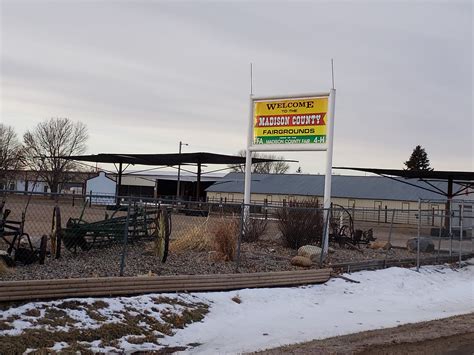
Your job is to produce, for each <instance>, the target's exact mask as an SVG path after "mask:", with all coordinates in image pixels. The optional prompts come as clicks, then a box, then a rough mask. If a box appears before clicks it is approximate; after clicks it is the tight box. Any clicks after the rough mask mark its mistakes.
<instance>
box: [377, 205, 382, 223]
mask: <svg viewBox="0 0 474 355" xmlns="http://www.w3.org/2000/svg"><path fill="white" fill-rule="evenodd" d="M381 210H382V206H381V205H379V210H378V213H377V224H380V211H381Z"/></svg>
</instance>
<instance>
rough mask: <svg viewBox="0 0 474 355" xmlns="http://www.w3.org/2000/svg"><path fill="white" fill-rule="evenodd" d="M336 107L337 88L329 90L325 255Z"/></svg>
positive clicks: (324, 253)
mask: <svg viewBox="0 0 474 355" xmlns="http://www.w3.org/2000/svg"><path fill="white" fill-rule="evenodd" d="M335 108H336V89H334V88H333V89H331V90H330V91H329V110H328V121H327V151H326V177H325V178H324V213H325V219H324V222H325V225H326V226H327V228H326V230H325V233H324V234H325V235H324V244H323V255H327V252H328V249H329V229H330V223H329V218H330V217H331V216H330V211H329V209H330V208H331V180H332V151H333V143H334V110H335Z"/></svg>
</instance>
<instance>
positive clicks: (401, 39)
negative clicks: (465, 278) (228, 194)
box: [0, 0, 474, 172]
mask: <svg viewBox="0 0 474 355" xmlns="http://www.w3.org/2000/svg"><path fill="white" fill-rule="evenodd" d="M1 12H2V13H1V28H0V29H1V41H2V47H1V72H0V74H1V87H2V94H1V104H2V107H1V115H2V121H4V122H6V123H8V124H12V125H14V126H15V127H16V128H17V131H18V132H19V133H22V132H23V131H24V130H26V129H28V128H31V127H32V126H33V125H35V124H36V123H38V122H39V121H41V120H43V119H45V118H48V117H50V116H68V117H70V118H72V119H74V120H80V121H83V122H85V123H86V124H87V125H88V127H89V129H90V132H91V141H90V143H89V151H90V152H93V153H98V152H102V151H122V152H124V151H133V152H171V151H175V150H176V147H177V142H178V141H179V140H187V141H188V142H189V143H190V144H191V146H190V147H189V149H192V150H208V151H215V152H224V153H233V152H236V151H237V150H239V149H242V148H243V147H244V145H245V142H246V126H247V117H248V91H249V71H248V67H249V62H251V61H252V62H254V63H255V66H254V69H255V71H254V72H255V76H254V79H255V81H254V84H255V85H254V87H255V93H256V94H281V93H295V92H298V93H299V92H314V91H324V90H327V89H328V88H329V86H330V72H329V67H330V64H329V60H330V58H331V57H334V58H335V63H336V87H337V90H338V94H337V103H336V137H335V153H334V163H335V165H358V166H365V165H371V166H383V167H402V165H401V164H402V162H403V161H404V160H406V159H407V158H408V156H409V154H410V152H411V150H412V148H413V147H414V146H415V145H416V144H421V145H423V146H425V147H426V149H427V151H428V154H429V157H430V158H431V161H432V165H433V166H434V167H435V168H436V169H440V170H441V169H458V170H472V169H473V145H472V144H473V143H472V142H473V134H474V132H473V119H472V4H471V2H469V1H464V2H462V1H458V2H416V3H413V2H388V1H387V2H385V1H384V2H363V1H358V2H277V3H274V2H240V1H239V2H205V1H199V2H165V1H156V2H141V1H139V2H134V1H129V2H118V1H117V2H102V1H68V2H57V1H9V0H3V1H1ZM285 156H288V157H291V158H293V159H299V160H301V165H302V166H303V170H304V171H305V172H316V171H322V167H323V166H324V155H323V154H314V153H311V154H310V153H301V154H294V153H293V154H290V153H288V154H285ZM295 169H296V167H295Z"/></svg>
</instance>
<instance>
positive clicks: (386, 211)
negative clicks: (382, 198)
mask: <svg viewBox="0 0 474 355" xmlns="http://www.w3.org/2000/svg"><path fill="white" fill-rule="evenodd" d="M387 213H388V210H387V205H385V223H387Z"/></svg>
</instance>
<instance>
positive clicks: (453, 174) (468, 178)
mask: <svg viewBox="0 0 474 355" xmlns="http://www.w3.org/2000/svg"><path fill="white" fill-rule="evenodd" d="M334 169H344V170H356V171H364V172H367V173H373V174H377V175H380V176H383V177H386V178H389V179H392V180H395V181H398V182H401V183H403V184H407V185H411V186H415V187H417V188H419V189H422V190H426V191H430V192H433V193H435V194H438V195H441V196H444V197H446V199H447V201H446V210H448V211H451V200H452V198H453V197H456V196H460V195H463V194H466V193H468V191H469V189H470V188H474V172H472V171H436V170H418V171H416V170H398V169H377V168H353V167H334ZM408 179H418V180H419V181H422V182H424V183H425V184H426V187H422V186H418V185H415V184H412V183H411V182H409V181H407V180H408ZM430 181H446V182H447V189H446V190H443V189H441V188H440V187H439V186H435V185H434V184H432V183H431V182H430ZM454 184H457V185H458V186H459V189H458V190H457V191H453V187H454ZM445 225H446V226H449V217H446V222H445Z"/></svg>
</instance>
